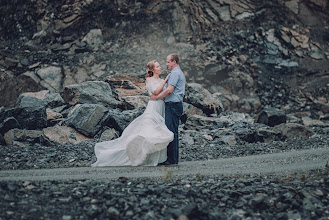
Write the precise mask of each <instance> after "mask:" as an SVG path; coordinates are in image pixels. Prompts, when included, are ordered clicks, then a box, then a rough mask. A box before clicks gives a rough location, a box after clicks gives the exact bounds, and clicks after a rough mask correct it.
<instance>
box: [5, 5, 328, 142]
mask: <svg viewBox="0 0 329 220" xmlns="http://www.w3.org/2000/svg"><path fill="white" fill-rule="evenodd" d="M0 13H1V15H2V17H1V20H0V22H1V25H0V38H1V42H0V69H1V76H0V81H1V84H0V93H1V96H0V106H3V107H4V108H0V112H2V114H1V118H2V120H5V119H6V120H7V119H8V118H10V117H15V116H16V119H17V117H18V118H19V117H21V118H22V119H24V117H26V114H28V115H29V114H30V115H34V113H33V112H34V111H38V112H39V113H40V112H43V113H42V114H43V115H45V114H46V113H45V111H47V117H48V118H47V119H42V121H41V122H40V123H41V124H42V126H39V127H40V128H45V127H47V126H50V125H54V124H56V120H58V118H56V117H59V116H58V114H60V115H61V117H64V118H65V117H66V116H68V115H70V114H71V113H70V114H69V112H68V111H69V110H68V109H69V108H71V107H74V106H75V105H79V104H92V105H96V104H100V105H102V106H103V107H106V108H107V107H110V108H112V109H117V108H118V109H120V111H123V110H131V109H137V108H138V107H141V106H143V105H145V102H146V101H147V96H145V94H144V92H145V89H144V87H143V82H144V75H145V65H146V63H147V62H148V61H150V60H152V59H156V60H158V61H159V62H160V64H161V65H162V66H163V67H165V58H166V56H167V55H168V54H169V53H172V52H175V53H178V54H179V55H180V57H181V67H182V69H183V71H184V73H185V74H186V77H187V80H188V82H189V83H190V84H189V86H188V89H187V91H188V94H187V95H186V102H187V103H188V104H190V105H192V106H193V108H192V107H191V108H190V107H189V108H188V111H189V112H188V113H186V114H185V116H187V114H190V115H192V114H199V115H201V116H209V115H211V114H213V113H219V112H221V111H223V110H227V111H237V112H243V113H249V114H255V113H259V112H261V111H262V110H265V111H268V110H266V109H268V108H276V109H280V110H281V111H284V112H285V113H286V114H290V119H291V120H292V121H295V122H301V121H302V120H303V118H304V119H305V118H307V119H305V120H307V121H308V122H304V124H308V125H310V124H312V123H313V124H314V123H315V124H321V123H323V121H324V122H326V121H327V120H328V113H329V104H328V94H329V91H328V90H329V86H328V85H329V74H328V69H329V68H328V66H329V26H328V20H329V4H328V2H327V1H325V0H290V1H288V0H276V1H264V0H256V1H249V0H232V1H228V0H217V1H215V0H204V1H197V0H185V1H182V0H181V1H174V0H166V1H160V0H152V1H136V0H135V1H132V0H116V1H108V0H101V1H93V0H88V1H82V0H70V1H55V0H43V1H40V0H39V1H38V0H28V1H22V0H14V1H5V0H2V3H1V6H0ZM163 69H165V68H163ZM93 82H94V83H93ZM104 82H106V83H105V84H106V85H105V84H104ZM95 83H96V84H95ZM95 85H96V87H97V88H96V87H95ZM100 88H101V89H104V90H101V91H100V90H99V89H100ZM204 88H206V90H205V89H204ZM97 89H98V90H97ZM96 90H97V91H96ZM39 91H41V92H39ZM28 92H38V93H28ZM102 92H103V93H104V92H106V94H107V95H104V94H101V93H102ZM95 94H97V95H96V96H97V97H96V98H95V97H93V95H95ZM29 97H32V98H37V99H39V101H40V100H41V101H40V102H41V104H40V102H39V101H37V103H39V104H40V106H42V111H39V110H37V109H34V110H31V109H30V110H24V111H25V112H24V111H23V110H17V109H20V108H24V107H26V106H29V105H33V104H35V102H34V101H33V100H32V101H31V100H30V98H29ZM54 100H55V101H54ZM54 102H55V104H54ZM39 104H35V105H36V106H39ZM61 106H62V107H61ZM64 106H65V107H64ZM12 107H15V108H14V109H8V108H12ZM59 107H61V108H59ZM103 107H100V106H98V107H97V106H93V107H92V108H93V109H94V108H95V109H98V110H97V111H98V113H99V114H100V115H99V117H100V118H98V119H97V120H100V121H99V122H100V123H101V124H102V125H104V124H111V123H112V122H113V121H112V122H111V123H110V121H111V120H112V119H111V120H110V119H109V114H111V115H115V113H113V112H111V113H109V112H108V110H104V108H103ZM5 108H6V109H7V110H5ZM54 108H56V109H54ZM75 108H78V106H75ZM83 108H84V109H89V110H90V108H91V107H90V106H83V107H79V109H80V110H81V111H83ZM50 110H51V111H50ZM70 110H72V109H70ZM275 111H276V110H275ZM272 113H273V112H272V111H270V113H269V115H271V114H272ZM40 114H41V113H40ZM56 114H57V116H56ZM51 115H52V116H51ZM104 115H107V116H106V117H105V118H107V119H106V120H107V121H106V120H105V119H104V118H103V119H101V118H102V116H104ZM33 117H34V116H33ZM52 117H55V119H54V118H52ZM51 118H52V119H51ZM110 118H111V117H110ZM128 118H129V117H128ZM50 119H51V120H53V121H52V122H49V120H50ZM8 120H9V121H6V122H4V123H3V124H6V126H4V125H2V127H7V128H6V129H5V130H6V131H7V130H8V129H10V128H14V127H15V126H14V125H13V124H15V123H16V122H15V121H13V120H10V119H8ZM47 120H48V122H47ZM102 120H103V121H102ZM104 120H105V121H104ZM118 120H119V119H118ZM120 120H121V119H120ZM120 120H119V121H120ZM182 120H183V121H184V120H185V122H186V120H187V118H186V117H185V119H182ZM195 120H200V119H195ZM259 120H261V121H263V122H264V120H265V121H266V120H267V119H266V118H265V119H262V118H260V119H259ZM305 120H304V121H305ZM312 120H313V122H309V121H312ZM314 120H315V121H316V122H314ZM320 120H321V121H320ZM69 121H70V120H68V121H67V122H66V123H67V124H66V125H69V126H71V127H74V128H76V129H77V130H79V129H78V128H77V126H81V125H73V124H70V123H69ZM121 122H122V121H121ZM11 123H13V124H11ZM17 123H18V124H22V123H23V122H19V120H18V122H17ZM24 123H25V122H24ZM24 123H23V124H24ZM33 123H34V122H33V120H32V122H31V124H28V123H27V124H28V125H26V126H25V127H26V128H29V126H30V125H31V126H32V125H33ZM116 123H117V122H116ZM122 123H123V124H122V125H119V124H118V123H117V125H116V126H114V127H115V129H116V131H119V132H120V131H121V129H122V128H123V127H122V126H123V125H124V124H125V123H126V122H122ZM187 123H188V122H187ZM101 124H99V125H101ZM112 124H113V123H112ZM9 125H10V126H9ZM16 127H17V126H16ZM18 127H19V126H18ZM25 127H24V126H23V127H22V125H21V128H25ZM96 127H97V126H96ZM97 131H99V130H97ZM80 132H82V133H84V134H86V135H87V136H93V135H94V134H95V132H96V131H94V130H92V129H91V130H90V131H89V132H86V131H82V130H81V129H80ZM2 134H4V131H3V132H2Z"/></svg>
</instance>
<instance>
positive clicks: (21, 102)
mask: <svg viewBox="0 0 329 220" xmlns="http://www.w3.org/2000/svg"><path fill="white" fill-rule="evenodd" d="M32 104H35V105H44V106H46V107H48V108H55V107H58V106H62V105H65V101H64V99H63V98H62V97H61V96H60V94H59V93H51V92H50V91H49V90H42V91H39V92H26V93H22V94H20V95H19V97H18V99H17V101H16V106H18V107H25V106H31V105H32Z"/></svg>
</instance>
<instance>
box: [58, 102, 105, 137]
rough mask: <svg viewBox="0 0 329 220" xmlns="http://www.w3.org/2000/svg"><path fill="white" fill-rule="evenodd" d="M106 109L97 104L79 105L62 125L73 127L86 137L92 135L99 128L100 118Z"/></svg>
mask: <svg viewBox="0 0 329 220" xmlns="http://www.w3.org/2000/svg"><path fill="white" fill-rule="evenodd" d="M107 111H108V110H107V109H106V108H105V107H104V106H102V105H97V104H82V105H79V106H78V107H77V108H76V109H75V110H74V111H73V112H72V114H71V115H69V117H68V118H67V119H66V120H65V121H64V125H67V126H70V127H73V128H75V129H76V130H77V131H78V132H80V133H81V134H83V135H85V136H87V137H93V136H94V135H95V134H97V133H98V131H99V130H100V129H101V126H102V123H101V120H102V118H103V117H104V115H105V114H106V112H107Z"/></svg>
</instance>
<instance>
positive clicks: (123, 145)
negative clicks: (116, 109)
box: [91, 60, 174, 167]
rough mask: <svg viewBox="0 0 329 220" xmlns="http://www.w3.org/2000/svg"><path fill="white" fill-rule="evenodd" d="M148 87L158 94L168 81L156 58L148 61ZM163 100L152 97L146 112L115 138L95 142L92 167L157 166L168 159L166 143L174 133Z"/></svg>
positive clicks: (150, 92) (151, 92)
mask: <svg viewBox="0 0 329 220" xmlns="http://www.w3.org/2000/svg"><path fill="white" fill-rule="evenodd" d="M147 68H148V72H147V75H146V89H147V91H148V92H149V94H150V95H151V94H155V95H157V94H159V93H160V92H161V91H162V90H163V88H164V87H165V84H166V82H167V80H168V76H169V74H168V76H167V77H166V79H164V80H163V79H160V78H159V75H160V74H161V67H160V65H159V63H158V62H157V61H155V60H153V61H150V62H149V63H148V64H147ZM164 108H165V104H164V101H163V100H156V101H152V100H150V101H149V102H148V104H147V107H146V109H145V112H144V113H143V114H142V115H141V116H139V117H137V118H136V119H134V120H133V121H132V122H131V123H130V124H129V125H128V126H127V127H126V128H125V130H124V131H123V132H122V135H121V136H120V137H119V138H117V139H115V140H110V141H105V142H100V143H97V144H96V145H95V154H96V157H97V161H96V162H95V163H93V164H92V165H91V166H93V167H98V166H140V165H143V166H156V165H158V164H159V163H162V162H164V161H166V159H167V145H168V144H169V143H170V142H171V141H172V140H173V138H174V134H173V133H172V132H171V131H169V129H168V128H167V127H166V125H165V120H164V112H165V111H164Z"/></svg>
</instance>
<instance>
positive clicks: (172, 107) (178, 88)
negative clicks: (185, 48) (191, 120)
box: [150, 53, 186, 165]
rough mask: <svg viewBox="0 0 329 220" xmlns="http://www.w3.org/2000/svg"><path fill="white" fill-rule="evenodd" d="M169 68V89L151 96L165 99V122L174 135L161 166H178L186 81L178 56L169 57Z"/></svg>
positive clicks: (154, 98) (156, 98)
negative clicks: (180, 123)
mask: <svg viewBox="0 0 329 220" xmlns="http://www.w3.org/2000/svg"><path fill="white" fill-rule="evenodd" d="M167 66H168V68H169V69H170V70H171V72H170V76H169V79H168V81H167V88H166V89H165V90H164V91H163V92H161V93H160V94H158V95H157V96H156V95H151V97H150V99H151V100H158V99H162V98H165V103H166V108H165V122H166V126H167V127H168V129H169V130H170V131H172V132H173V133H174V140H173V141H172V142H170V143H169V145H168V147H167V160H166V161H165V162H164V163H161V164H160V165H171V164H178V158H179V150H178V125H179V118H180V116H181V115H182V114H183V97H184V94H185V84H186V79H185V75H184V73H183V71H182V70H181V69H180V67H179V58H178V55H177V54H174V53H173V54H170V55H168V56H167Z"/></svg>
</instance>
